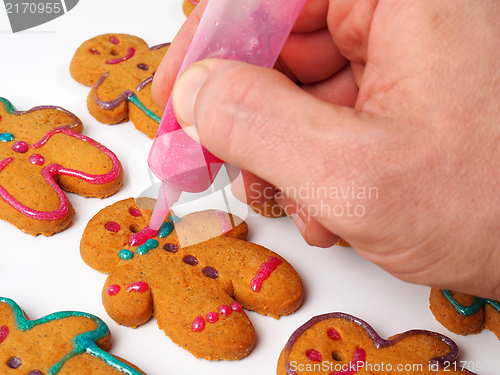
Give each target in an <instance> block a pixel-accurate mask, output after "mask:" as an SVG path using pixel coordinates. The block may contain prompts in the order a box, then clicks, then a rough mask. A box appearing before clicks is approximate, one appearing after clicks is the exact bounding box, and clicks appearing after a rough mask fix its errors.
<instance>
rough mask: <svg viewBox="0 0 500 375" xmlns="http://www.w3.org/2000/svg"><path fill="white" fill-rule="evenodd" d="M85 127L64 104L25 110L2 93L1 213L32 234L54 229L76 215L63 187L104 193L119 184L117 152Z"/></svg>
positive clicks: (95, 194)
mask: <svg viewBox="0 0 500 375" xmlns="http://www.w3.org/2000/svg"><path fill="white" fill-rule="evenodd" d="M82 130H83V127H82V123H81V122H80V120H79V119H78V118H77V117H76V116H75V115H73V114H72V113H70V112H68V111H66V110H64V109H62V108H59V107H51V106H42V107H35V108H32V109H30V110H29V111H25V112H21V111H16V110H15V108H14V107H13V106H12V104H11V103H10V102H9V101H8V100H7V99H4V98H0V218H1V219H3V220H6V221H8V222H10V223H12V224H14V225H15V226H17V227H18V228H19V229H21V230H22V231H24V232H26V233H29V234H32V235H38V234H44V235H51V234H54V233H57V232H60V231H62V230H64V229H66V228H67V227H69V226H70V225H71V223H72V218H73V216H74V210H73V207H72V206H71V204H70V203H69V201H68V198H67V197H66V195H65V193H64V192H63V190H65V191H69V192H72V193H76V194H79V195H82V196H84V197H100V198H103V197H106V196H109V195H111V194H114V193H115V192H116V191H117V190H118V189H120V187H121V186H122V180H123V177H122V169H121V165H120V162H119V161H118V159H117V158H116V156H115V154H113V153H112V152H111V151H110V150H108V149H107V148H106V147H104V146H102V145H101V144H99V143H97V142H96V141H94V140H92V139H90V138H89V137H86V136H84V135H82V134H80V133H81V132H82Z"/></svg>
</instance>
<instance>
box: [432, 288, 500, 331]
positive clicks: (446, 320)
mask: <svg viewBox="0 0 500 375" xmlns="http://www.w3.org/2000/svg"><path fill="white" fill-rule="evenodd" d="M429 306H430V309H431V311H432V314H433V315H434V317H435V318H436V320H437V321H438V322H439V323H441V324H442V325H443V326H444V327H445V328H446V329H448V330H449V331H451V332H453V333H456V334H457V335H469V334H476V333H479V332H481V331H482V330H483V328H486V329H488V330H490V331H492V332H493V333H494V334H495V335H496V336H497V337H498V338H499V339H500V302H498V301H495V300H492V299H487V298H480V297H476V296H472V295H469V294H464V293H457V292H452V291H449V290H446V289H435V288H432V289H431V294H430V297H429Z"/></svg>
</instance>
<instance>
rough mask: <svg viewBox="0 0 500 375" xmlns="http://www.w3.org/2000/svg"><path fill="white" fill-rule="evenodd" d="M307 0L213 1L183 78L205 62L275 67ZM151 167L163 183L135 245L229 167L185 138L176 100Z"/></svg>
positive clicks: (154, 149)
mask: <svg viewBox="0 0 500 375" xmlns="http://www.w3.org/2000/svg"><path fill="white" fill-rule="evenodd" d="M305 2H306V0H210V1H209V2H208V5H207V7H206V9H205V12H204V14H203V16H202V18H201V21H200V23H199V25H198V28H197V30H196V33H195V34H194V37H193V40H192V41H191V44H190V46H189V48H188V51H187V53H186V56H185V58H184V61H183V63H182V65H181V68H180V70H179V74H180V73H181V72H182V71H184V70H185V69H186V68H187V67H188V66H189V65H191V64H192V63H194V62H196V61H201V60H203V59H206V58H219V59H227V60H238V61H242V62H246V63H249V64H253V65H258V66H262V67H267V68H272V67H273V66H274V64H275V62H276V60H277V59H278V56H279V53H280V51H281V49H282V48H283V45H284V43H285V41H286V39H287V37H288V35H289V34H290V31H291V30H292V27H293V25H294V24H295V21H296V19H297V17H298V16H299V14H300V11H301V10H302V8H303V6H304V3H305ZM148 164H149V168H150V169H151V171H152V172H153V173H154V174H155V175H156V177H158V178H159V179H160V180H161V181H163V182H162V185H161V187H160V191H159V196H158V200H157V201H156V205H155V207H154V211H153V215H152V217H151V220H150V223H149V226H147V227H146V228H144V229H143V230H142V231H141V232H139V233H136V234H134V235H133V236H132V237H131V238H130V240H129V243H130V245H140V244H142V243H144V242H145V241H146V240H147V239H149V238H151V237H153V236H154V235H156V232H157V231H158V229H159V228H160V226H161V224H162V223H163V221H164V220H165V217H166V216H167V214H168V212H169V210H170V208H171V207H172V205H173V204H174V203H176V202H177V200H178V199H179V197H180V195H181V193H182V192H183V191H186V192H190V193H199V192H202V191H204V190H206V189H208V188H209V187H210V185H211V184H212V182H213V181H214V179H215V177H216V176H217V173H218V172H219V170H220V168H221V167H222V165H223V164H224V162H223V161H222V160H220V159H218V158H217V157H215V156H214V155H212V154H211V153H210V152H209V151H208V150H207V149H206V148H205V147H203V146H201V145H200V144H198V143H197V142H195V141H194V140H192V139H191V138H190V137H189V136H187V135H186V133H185V132H184V130H183V129H182V128H181V126H180V125H179V123H178V122H177V119H176V117H175V113H174V109H173V106H172V101H171V99H169V100H168V103H167V106H166V107H165V111H164V113H163V117H162V119H161V122H160V125H159V128H158V131H157V133H156V136H155V139H154V142H153V146H152V148H151V151H150V153H149V157H148Z"/></svg>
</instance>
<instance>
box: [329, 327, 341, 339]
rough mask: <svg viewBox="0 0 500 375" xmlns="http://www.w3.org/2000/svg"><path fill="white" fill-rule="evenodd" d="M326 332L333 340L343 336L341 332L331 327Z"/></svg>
mask: <svg viewBox="0 0 500 375" xmlns="http://www.w3.org/2000/svg"><path fill="white" fill-rule="evenodd" d="M326 334H327V335H328V337H329V338H331V339H332V340H342V337H341V336H340V333H338V332H337V330H336V329H333V328H329V329H328V331H326Z"/></svg>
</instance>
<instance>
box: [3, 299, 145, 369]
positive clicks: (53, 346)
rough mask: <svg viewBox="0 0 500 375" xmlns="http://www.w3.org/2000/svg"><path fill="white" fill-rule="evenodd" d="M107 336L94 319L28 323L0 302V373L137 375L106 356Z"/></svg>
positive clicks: (69, 316) (73, 315)
mask: <svg viewBox="0 0 500 375" xmlns="http://www.w3.org/2000/svg"><path fill="white" fill-rule="evenodd" d="M110 346H111V335H110V332H109V329H108V327H107V326H106V324H105V323H104V322H103V321H102V320H101V319H99V318H98V317H96V316H94V315H91V314H87V313H82V312H77V311H64V312H58V313H54V314H50V315H47V316H45V317H43V318H40V319H37V320H29V319H27V318H26V316H25V314H24V312H23V311H22V310H21V308H20V307H19V305H17V304H16V303H15V302H14V301H13V300H11V299H9V298H3V297H0V373H1V374H5V375H17V374H26V375H49V374H52V375H69V374H72V375H81V374H85V375H118V374H122V375H123V374H127V375H140V374H143V372H141V371H140V370H139V369H138V368H137V367H135V366H133V365H131V364H130V363H128V362H126V361H123V360H120V359H118V358H117V357H114V356H112V355H111V354H109V353H107V350H108V349H109V348H110Z"/></svg>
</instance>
